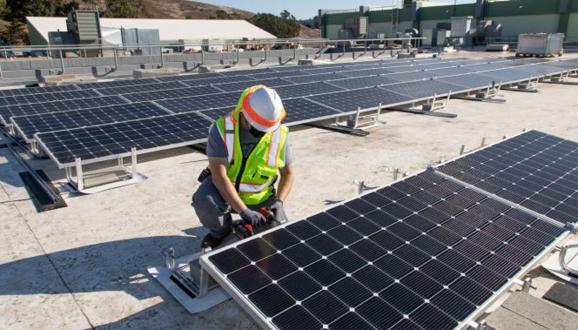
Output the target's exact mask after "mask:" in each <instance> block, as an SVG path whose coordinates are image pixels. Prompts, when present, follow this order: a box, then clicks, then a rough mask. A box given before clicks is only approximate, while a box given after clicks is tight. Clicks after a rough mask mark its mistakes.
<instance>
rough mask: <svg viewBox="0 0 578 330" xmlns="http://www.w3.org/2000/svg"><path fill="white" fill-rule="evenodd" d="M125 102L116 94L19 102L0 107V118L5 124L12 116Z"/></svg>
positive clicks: (125, 101)
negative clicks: (41, 101)
mask: <svg viewBox="0 0 578 330" xmlns="http://www.w3.org/2000/svg"><path fill="white" fill-rule="evenodd" d="M121 103H127V100H126V99H123V98H121V97H118V96H102V97H94V98H85V99H78V100H66V101H55V102H46V103H35V104H19V105H12V106H5V107H0V120H1V121H2V124H4V125H7V124H8V121H9V119H10V117H12V116H25V115H35V114H40V113H48V112H63V111H69V110H77V109H88V108H96V107H100V106H106V105H114V104H121Z"/></svg>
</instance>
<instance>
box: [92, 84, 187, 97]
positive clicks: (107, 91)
mask: <svg viewBox="0 0 578 330" xmlns="http://www.w3.org/2000/svg"><path fill="white" fill-rule="evenodd" d="M183 87H187V85H184V84H182V83H180V82H178V81H170V82H163V83H159V82H157V83H153V84H141V85H131V86H119V87H111V88H100V89H98V92H99V93H100V94H102V95H119V94H129V93H138V92H144V91H161V90H166V89H176V88H183Z"/></svg>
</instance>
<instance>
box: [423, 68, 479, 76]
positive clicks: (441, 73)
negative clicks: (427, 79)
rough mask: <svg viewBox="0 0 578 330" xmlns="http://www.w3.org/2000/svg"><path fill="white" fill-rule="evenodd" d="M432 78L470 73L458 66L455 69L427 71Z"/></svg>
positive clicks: (468, 70)
mask: <svg viewBox="0 0 578 330" xmlns="http://www.w3.org/2000/svg"><path fill="white" fill-rule="evenodd" d="M429 72H430V73H431V74H432V75H433V76H434V77H446V76H459V75H462V74H467V73H470V72H472V70H470V69H468V67H467V66H460V67H455V68H444V69H435V70H431V71H429Z"/></svg>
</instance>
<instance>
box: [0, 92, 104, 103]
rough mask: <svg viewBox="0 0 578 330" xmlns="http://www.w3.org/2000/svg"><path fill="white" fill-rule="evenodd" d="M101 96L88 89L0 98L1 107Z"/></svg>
mask: <svg viewBox="0 0 578 330" xmlns="http://www.w3.org/2000/svg"><path fill="white" fill-rule="evenodd" d="M98 96H101V94H99V93H98V92H96V91H94V90H91V89H86V90H72V91H64V92H54V93H45V94H28V95H16V96H6V97H3V98H0V107H2V106H11V105H19V104H34V103H44V102H54V101H60V100H75V99H83V98H91V97H98Z"/></svg>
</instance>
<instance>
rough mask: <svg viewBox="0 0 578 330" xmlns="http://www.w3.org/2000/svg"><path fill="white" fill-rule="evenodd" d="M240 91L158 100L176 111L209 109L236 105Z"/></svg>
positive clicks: (162, 104) (167, 107)
mask: <svg viewBox="0 0 578 330" xmlns="http://www.w3.org/2000/svg"><path fill="white" fill-rule="evenodd" d="M239 96H240V94H239V92H228V93H220V94H210V95H200V96H192V97H183V98H178V99H166V100H160V101H157V103H158V104H159V105H161V106H162V107H164V108H166V109H169V110H170V111H174V112H189V111H197V110H209V109H216V108H223V107H228V106H234V105H235V104H237V101H238V100H239Z"/></svg>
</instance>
